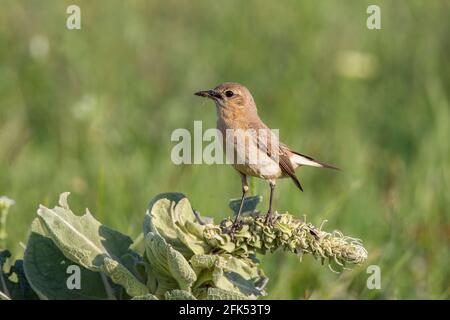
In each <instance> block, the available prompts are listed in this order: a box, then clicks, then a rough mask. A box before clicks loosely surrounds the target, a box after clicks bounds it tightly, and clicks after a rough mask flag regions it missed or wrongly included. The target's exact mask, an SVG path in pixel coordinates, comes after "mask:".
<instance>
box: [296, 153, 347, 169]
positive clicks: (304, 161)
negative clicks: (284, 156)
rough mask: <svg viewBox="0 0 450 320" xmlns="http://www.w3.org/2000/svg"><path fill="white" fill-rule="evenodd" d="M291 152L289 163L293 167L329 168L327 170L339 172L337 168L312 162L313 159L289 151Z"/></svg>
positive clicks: (319, 162) (315, 161)
mask: <svg viewBox="0 0 450 320" xmlns="http://www.w3.org/2000/svg"><path fill="white" fill-rule="evenodd" d="M291 152H292V156H291V162H292V164H293V165H294V167H298V166H309V167H317V168H329V169H335V170H340V169H339V168H338V167H335V166H333V165H331V164H328V163H324V162H321V161H317V160H314V159H313V158H311V157H309V156H306V155H304V154H300V153H298V152H295V151H291Z"/></svg>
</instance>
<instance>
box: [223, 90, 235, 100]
mask: <svg viewBox="0 0 450 320" xmlns="http://www.w3.org/2000/svg"><path fill="white" fill-rule="evenodd" d="M225 96H227V97H228V98H231V97H232V96H234V93H233V91H230V90H227V91H225Z"/></svg>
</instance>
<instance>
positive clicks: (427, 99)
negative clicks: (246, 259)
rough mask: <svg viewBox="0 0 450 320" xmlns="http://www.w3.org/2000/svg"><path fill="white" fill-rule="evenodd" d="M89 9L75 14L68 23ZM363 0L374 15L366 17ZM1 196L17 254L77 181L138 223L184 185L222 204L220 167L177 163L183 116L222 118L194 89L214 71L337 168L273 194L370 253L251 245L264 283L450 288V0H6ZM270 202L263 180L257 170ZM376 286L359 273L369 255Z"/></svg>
mask: <svg viewBox="0 0 450 320" xmlns="http://www.w3.org/2000/svg"><path fill="white" fill-rule="evenodd" d="M70 4H77V5H79V6H80V7H81V18H82V29H81V30H68V29H67V28H66V19H67V17H68V15H67V14H66V8H67V6H68V5H70ZM369 4H377V5H379V6H380V8H381V19H382V30H368V29H367V28H366V19H367V17H368V14H367V13H366V9H367V6H368V5H369ZM0 6H1V9H0V195H7V196H9V197H10V198H13V199H15V201H16V205H15V206H14V207H12V208H11V212H10V215H9V217H8V222H7V232H8V234H9V237H8V238H7V240H6V244H5V245H6V246H7V247H8V248H9V249H10V250H11V251H12V252H13V254H14V255H15V256H16V257H20V256H21V255H22V254H23V248H22V247H21V246H20V242H23V243H25V242H26V238H27V231H28V228H29V225H30V223H31V221H32V219H33V218H34V217H35V214H36V209H37V206H38V204H40V203H42V204H45V205H48V206H53V205H54V204H56V202H57V199H58V195H59V193H61V192H63V191H70V192H71V193H72V196H71V199H70V201H71V203H72V206H73V208H74V209H75V212H80V213H81V212H82V210H84V208H85V207H89V208H90V209H91V211H92V212H93V214H94V215H95V216H96V217H97V218H98V219H99V220H100V221H102V222H104V223H105V224H107V225H109V226H111V227H113V228H116V229H118V230H120V231H121V232H123V233H126V234H129V235H130V236H132V237H137V236H138V234H139V233H140V232H141V224H142V218H143V214H144V211H145V208H146V206H147V203H148V201H149V200H150V199H151V198H152V197H153V196H154V195H156V194H157V193H160V192H165V191H180V192H183V193H185V194H186V195H187V196H188V197H189V199H190V200H191V203H192V204H193V205H194V206H195V208H196V209H197V210H199V211H200V212H201V213H202V214H204V215H210V216H214V217H216V219H220V218H223V217H225V216H227V215H229V214H230V213H231V211H230V210H229V209H228V207H227V204H228V200H229V199H230V198H234V197H238V196H239V195H240V179H239V177H238V175H237V174H236V173H235V172H234V171H233V169H232V168H231V167H229V166H225V165H211V166H208V165H182V166H177V165H174V164H173V163H172V162H171V160H170V152H171V149H172V147H173V146H174V145H175V143H173V142H171V141H170V135H171V133H172V131H173V130H174V129H176V128H188V129H189V130H192V128H193V121H194V120H202V121H203V125H204V128H209V127H214V126H215V116H216V115H215V110H214V107H213V104H212V103H211V102H206V101H203V100H201V99H200V98H198V97H195V96H194V95H193V92H195V91H197V90H199V89H207V88H210V87H213V86H215V85H217V84H219V83H221V82H224V81H236V82H241V83H243V84H245V85H247V86H248V87H249V89H250V90H251V91H252V92H253V95H254V97H255V99H256V102H257V104H258V106H259V113H260V115H261V117H262V119H263V120H264V121H265V122H266V123H267V124H268V125H269V126H271V127H273V128H280V136H281V138H282V140H283V141H284V142H285V143H287V144H289V145H291V146H292V147H293V148H296V149H297V150H299V151H301V152H303V153H306V154H309V155H312V156H314V157H316V158H318V159H321V160H323V161H328V162H331V163H335V164H336V165H338V166H340V167H342V168H343V171H342V172H339V173H336V172H334V171H327V170H318V169H314V168H302V169H300V170H298V171H297V173H298V175H299V177H300V179H301V181H302V182H303V185H304V187H305V192H304V193H300V192H299V191H298V190H297V189H296V188H295V186H294V185H293V184H292V183H291V182H290V181H288V180H285V181H282V182H280V183H279V184H278V188H277V194H276V196H275V206H276V209H277V210H278V211H289V212H291V213H295V214H297V215H298V216H302V215H307V218H308V220H310V221H312V222H313V223H315V224H320V223H321V222H322V220H324V219H326V220H328V222H327V224H326V225H325V229H327V230H333V229H339V230H341V231H343V232H344V233H345V234H349V235H352V236H356V237H359V238H361V239H363V240H364V244H365V246H366V248H367V249H368V251H369V261H368V263H367V264H366V265H364V266H361V267H356V268H354V270H353V271H351V272H344V273H342V274H334V273H332V272H330V271H329V270H328V269H327V268H326V267H325V266H321V265H320V263H319V262H318V261H315V260H314V259H313V258H311V257H305V259H304V260H303V262H301V263H300V262H299V261H298V259H297V258H296V257H295V256H291V255H288V254H286V253H283V252H276V253H275V254H272V255H268V256H264V257H261V259H262V263H263V264H262V265H263V267H264V269H265V271H266V274H267V275H268V276H269V277H270V282H269V285H268V291H269V293H270V294H269V296H268V298H273V299H303V298H311V299H328V298H343V299H354V298H359V299H372V298H382V299H405V298H412V299H415V298H434V299H448V298H449V296H450V291H449V284H450V273H449V270H450V269H449V263H450V250H449V249H450V247H449V242H450V223H449V220H450V213H449V205H450V192H449V190H450V170H449V169H450V144H449V138H450V106H449V98H450V90H449V88H450V59H449V56H450V20H449V19H448V13H449V12H450V2H449V1H406V0H403V1H378V0H377V1H370V2H369V1H360V0H354V1H350V0H346V1H338V0H332V1H331V0H326V1H297V0H287V1H282V2H280V1H271V0H270V1H269V0H265V1H261V0H255V1H187V0H170V1H135V0H132V1H119V0H96V1H80V0H73V1H60V0H58V1H56V0H54V1H51V0H46V1H37V0H35V1H32V0H23V1H16V0H2V1H1V3H0ZM251 191H252V193H253V194H262V195H263V196H264V203H263V206H262V207H261V209H262V210H266V207H267V198H268V187H267V185H266V183H264V182H262V181H259V180H258V181H255V180H254V181H252V189H251ZM371 264H374V265H378V266H380V268H381V275H382V284H381V285H382V287H381V290H369V289H367V287H366V280H367V277H368V274H367V273H366V268H367V266H368V265H371Z"/></svg>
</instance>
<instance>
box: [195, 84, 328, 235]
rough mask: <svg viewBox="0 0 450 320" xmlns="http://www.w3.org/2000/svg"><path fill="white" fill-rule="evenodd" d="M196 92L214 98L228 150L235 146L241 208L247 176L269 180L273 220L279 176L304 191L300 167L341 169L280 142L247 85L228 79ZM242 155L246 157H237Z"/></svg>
mask: <svg viewBox="0 0 450 320" xmlns="http://www.w3.org/2000/svg"><path fill="white" fill-rule="evenodd" d="M196 95H198V96H202V97H207V98H210V99H213V100H214V102H215V104H216V111H217V129H218V130H220V131H221V133H222V136H223V145H224V150H232V154H229V153H227V156H230V157H232V159H233V161H234V162H233V163H232V165H233V167H234V168H235V169H236V170H237V171H238V172H239V173H240V175H241V178H242V201H241V209H242V204H243V200H244V198H245V194H246V192H247V191H248V184H247V176H254V177H259V178H262V179H265V180H267V181H268V182H269V185H270V189H271V192H270V200H269V211H268V215H267V220H268V221H272V200H273V192H274V189H275V185H276V180H277V179H279V178H285V177H289V178H291V179H292V181H293V182H294V183H295V185H296V186H297V187H298V188H299V189H300V190H302V191H303V187H302V185H301V183H300V181H299V179H298V177H297V176H296V174H295V169H296V168H297V167H299V166H313V167H320V168H331V169H337V167H335V166H333V165H330V164H327V163H324V162H321V161H317V160H314V159H313V158H311V157H309V156H306V155H304V154H301V153H298V152H296V151H293V150H291V149H290V148H289V147H288V146H287V145H285V144H283V143H281V142H279V140H278V137H277V136H276V135H274V134H273V133H272V131H270V129H269V127H268V126H266V125H265V124H264V122H263V121H262V120H261V119H260V118H259V116H258V112H257V108H256V104H255V101H254V99H253V96H252V95H251V93H250V91H249V90H248V89H247V88H246V87H245V86H243V85H241V84H238V83H234V82H226V83H223V84H221V85H219V86H217V87H216V88H214V89H212V90H206V91H200V92H197V93H196ZM260 133H261V134H260ZM227 134H230V135H227ZM227 147H228V148H227ZM252 148H254V149H252ZM249 150H250V151H249ZM251 150H255V152H253V153H252V152H251ZM238 159H239V160H242V161H235V160H238ZM255 159H256V160H255ZM241 209H240V210H239V212H238V214H237V216H236V220H235V226H237V225H238V224H239V216H240V211H241Z"/></svg>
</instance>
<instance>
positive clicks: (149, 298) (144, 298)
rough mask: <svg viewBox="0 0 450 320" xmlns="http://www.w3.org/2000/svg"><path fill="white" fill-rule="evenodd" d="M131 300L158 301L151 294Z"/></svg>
mask: <svg viewBox="0 0 450 320" xmlns="http://www.w3.org/2000/svg"><path fill="white" fill-rule="evenodd" d="M131 300H159V299H158V298H157V297H156V296H154V295H152V294H151V293H147V294H144V295H142V296H135V297H133V298H132V299H131Z"/></svg>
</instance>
